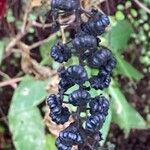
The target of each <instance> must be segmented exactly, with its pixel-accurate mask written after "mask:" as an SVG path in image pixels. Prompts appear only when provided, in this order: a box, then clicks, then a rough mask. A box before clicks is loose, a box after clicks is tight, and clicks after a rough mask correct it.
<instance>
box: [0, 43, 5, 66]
mask: <svg viewBox="0 0 150 150" xmlns="http://www.w3.org/2000/svg"><path fill="white" fill-rule="evenodd" d="M4 45H5V44H4V41H0V65H1V62H2V60H3V55H4Z"/></svg>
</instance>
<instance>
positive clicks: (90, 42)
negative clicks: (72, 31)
mask: <svg viewBox="0 0 150 150" xmlns="http://www.w3.org/2000/svg"><path fill="white" fill-rule="evenodd" d="M98 42H99V41H98V39H97V38H95V37H94V36H92V35H87V34H84V33H81V35H77V36H76V37H75V38H74V39H73V40H72V44H73V47H74V48H75V49H76V50H77V51H84V50H87V49H95V48H96V47H97V46H98Z"/></svg>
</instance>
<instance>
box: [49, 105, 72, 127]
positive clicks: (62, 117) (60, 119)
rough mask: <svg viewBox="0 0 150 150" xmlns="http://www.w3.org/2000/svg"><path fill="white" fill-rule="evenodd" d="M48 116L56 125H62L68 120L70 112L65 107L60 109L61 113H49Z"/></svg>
mask: <svg viewBox="0 0 150 150" xmlns="http://www.w3.org/2000/svg"><path fill="white" fill-rule="evenodd" d="M49 116H50V117H51V119H52V121H53V122H55V123H56V124H64V123H65V122H67V121H68V120H69V117H70V112H69V110H68V108H67V107H62V108H61V112H59V113H58V112H53V111H51V112H50V114H49Z"/></svg>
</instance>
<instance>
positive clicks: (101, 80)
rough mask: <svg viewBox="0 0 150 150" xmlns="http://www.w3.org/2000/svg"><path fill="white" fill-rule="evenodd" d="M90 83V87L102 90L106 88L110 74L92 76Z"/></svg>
mask: <svg viewBox="0 0 150 150" xmlns="http://www.w3.org/2000/svg"><path fill="white" fill-rule="evenodd" d="M89 81H90V84H91V87H92V88H94V89H96V90H98V89H100V90H103V89H104V88H108V86H109V84H110V82H111V76H110V75H109V74H107V75H103V74H101V75H99V76H93V77H91V78H90V80H89Z"/></svg>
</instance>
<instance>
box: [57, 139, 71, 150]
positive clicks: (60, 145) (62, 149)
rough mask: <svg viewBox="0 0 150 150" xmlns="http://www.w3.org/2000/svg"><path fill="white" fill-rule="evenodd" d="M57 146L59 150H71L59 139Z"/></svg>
mask: <svg viewBox="0 0 150 150" xmlns="http://www.w3.org/2000/svg"><path fill="white" fill-rule="evenodd" d="M55 145H56V147H57V149H58V150H71V146H68V145H65V144H64V143H63V142H62V141H61V140H60V138H59V137H58V138H57V139H56V142H55Z"/></svg>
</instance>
